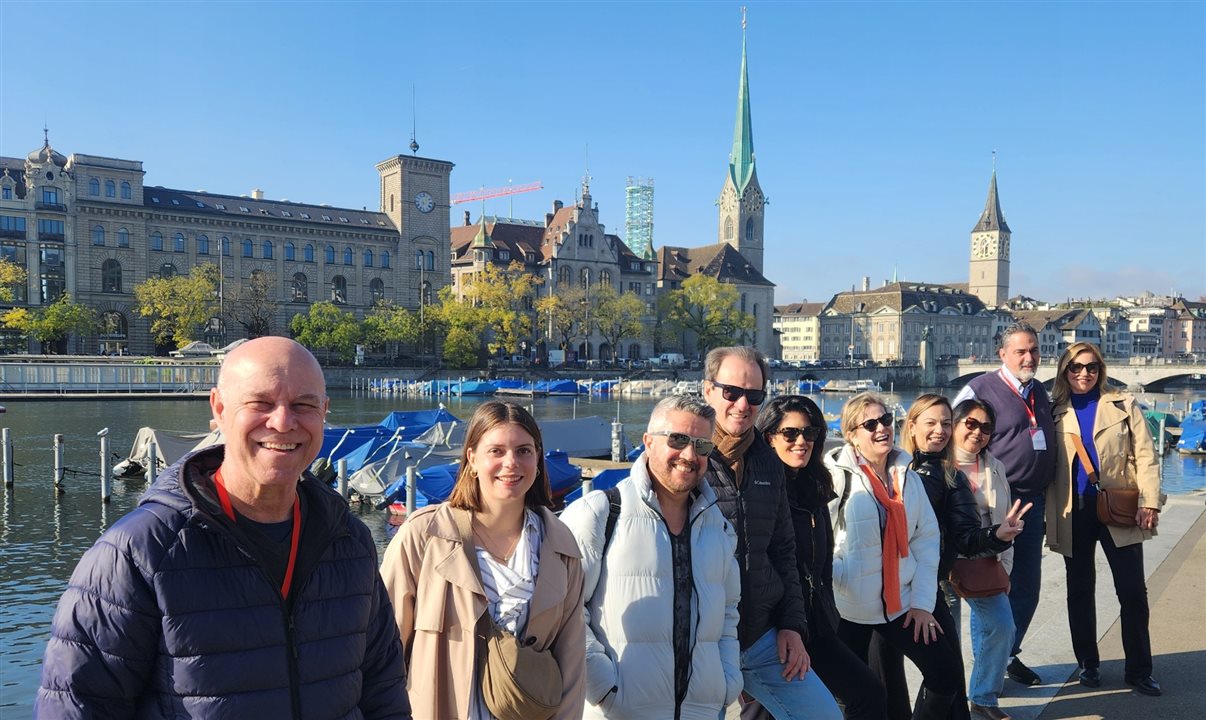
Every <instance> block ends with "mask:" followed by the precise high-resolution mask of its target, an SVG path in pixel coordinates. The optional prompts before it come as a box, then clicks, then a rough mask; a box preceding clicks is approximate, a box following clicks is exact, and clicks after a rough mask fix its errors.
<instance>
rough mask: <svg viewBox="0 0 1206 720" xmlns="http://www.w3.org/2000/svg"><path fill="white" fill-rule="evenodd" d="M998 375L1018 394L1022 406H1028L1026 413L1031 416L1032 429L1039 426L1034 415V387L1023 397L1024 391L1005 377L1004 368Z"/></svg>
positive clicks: (998, 371)
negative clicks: (1020, 390) (1019, 389)
mask: <svg viewBox="0 0 1206 720" xmlns="http://www.w3.org/2000/svg"><path fill="white" fill-rule="evenodd" d="M997 375H1000V376H1001V382H1003V383H1005V385H1006V386H1008V387H1009V389H1010V390H1012V391H1013V394H1014V395H1017V396H1018V399H1019V400H1021V401H1022V407H1024V408H1026V415H1027V416H1028V417H1029V418H1030V427H1031V429H1033V428H1036V427H1038V420H1037V419H1036V418H1035V417H1034V389H1033V388H1031V390H1030V392H1028V393H1026V397H1022V393H1020V392H1019V391H1018V389H1017V388H1016V387H1014V386H1013V383H1011V382H1009V379H1008V378H1006V377H1005V371H1004V370H997Z"/></svg>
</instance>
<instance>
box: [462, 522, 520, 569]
mask: <svg viewBox="0 0 1206 720" xmlns="http://www.w3.org/2000/svg"><path fill="white" fill-rule="evenodd" d="M472 525H473V536H474V537H476V538H477V539H478V540H479V541H481V544H482V547H483V548H485V550H486V552H488V553H490V555H491V556H492V557H493V558H494V559H495V560H497V561H499V562H501V563H504V564H506V563H508V562H510V560H511V554H512V553H514V552H515V546H516V545H518V544H519V538H520V537H521V536H522V535H523V526H520V529H519V535H516V536H515V539H514V540H512V541H511V543H510V544H509V545H506V546H505V547H506V548H507V552H506V553H505V554H503V555H499V554H498V553H497V552H495V551H494V548H495V547H497V546H498V542H497V541H495V539H494V536H493V535H491V534H490V531H489V530H487V529H486V526H485V525H482V524H481V523H480V522H478V519H477V518H476V517H474V518H473V523H472ZM478 528H481V530H482V532H483V533H485V537H483V536H482V535H481V534H479V533H478V531H477V529H478Z"/></svg>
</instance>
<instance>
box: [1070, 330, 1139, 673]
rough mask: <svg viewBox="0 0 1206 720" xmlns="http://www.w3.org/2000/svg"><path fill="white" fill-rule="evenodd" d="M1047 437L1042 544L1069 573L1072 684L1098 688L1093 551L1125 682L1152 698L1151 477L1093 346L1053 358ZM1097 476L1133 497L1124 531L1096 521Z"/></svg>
mask: <svg viewBox="0 0 1206 720" xmlns="http://www.w3.org/2000/svg"><path fill="white" fill-rule="evenodd" d="M1051 401H1052V411H1051V414H1052V416H1053V417H1054V419H1055V432H1056V437H1057V441H1056V453H1057V460H1056V474H1055V482H1053V483H1052V484H1051V485H1050V486H1049V487H1048V489H1047V545H1048V546H1049V547H1050V548H1051V549H1052V550H1055V551H1056V552H1058V553H1060V554H1061V555H1063V556H1064V567H1065V569H1066V571H1067V576H1068V624H1069V626H1070V629H1071V631H1072V649H1073V651H1074V652H1075V653H1076V660H1077V662H1078V663H1079V664H1080V667H1081V672H1080V683H1081V684H1082V685H1084V686H1086V687H1091V688H1095V687H1099V686H1100V685H1101V673H1100V670H1099V666H1100V663H1101V660H1100V657H1099V656H1098V652H1097V622H1096V616H1097V612H1096V605H1095V602H1094V597H1095V595H1094V593H1095V588H1094V586H1095V582H1096V577H1095V555H1096V554H1097V545H1098V543H1100V544H1101V548H1102V551H1103V552H1104V553H1105V556H1106V560H1108V561H1109V563H1110V572H1111V574H1112V575H1113V577H1114V589H1115V590H1116V591H1117V593H1118V602H1119V605H1120V606H1121V620H1122V647H1123V652H1124V654H1125V656H1126V664H1125V676H1124V680H1125V681H1126V683H1127V684H1128V685H1131V686H1133V687H1134V688H1135V690H1137V691H1138V692H1141V693H1143V694H1145V695H1159V694H1161V690H1160V684H1159V683H1157V682H1156V681H1155V680H1154V679H1153V678H1152V675H1151V673H1152V648H1151V636H1150V635H1149V633H1148V612H1149V611H1148V605H1147V587H1146V585H1145V583H1144V572H1143V541H1144V540H1147V539H1148V538H1150V537H1151V536H1152V535H1154V534H1155V532H1156V525H1157V524H1158V523H1159V519H1160V505H1161V493H1160V474H1159V470H1158V468H1157V465H1156V463H1157V459H1156V451H1155V446H1154V442H1153V441H1152V435H1151V431H1150V430H1148V426H1147V422H1146V421H1145V420H1144V418H1143V413H1142V412H1141V411H1140V408H1139V406H1138V405H1137V404H1136V403H1135V399H1134V398H1133V397H1131V396H1130V395H1128V394H1126V393H1120V392H1117V391H1115V390H1113V389H1112V388H1110V387H1109V385H1108V384H1107V383H1106V366H1105V359H1104V358H1103V357H1102V355H1101V351H1100V350H1098V349H1097V346H1096V345H1092V344H1090V343H1084V342H1079V343H1074V344H1073V345H1071V346H1070V347H1069V348H1068V349H1067V350H1065V351H1064V354H1063V355H1062V356H1061V357H1060V359H1059V370H1058V374H1057V375H1056V376H1055V388H1054V390H1053V392H1052V394H1051ZM1077 439H1079V440H1080V442H1081V443H1082V444H1083V445H1084V448H1085V451H1086V453H1087V456H1088V458H1089V462H1090V464H1091V465H1092V466H1093V467H1092V468H1085V467H1083V466H1082V464H1081V461H1080V459H1079V458H1078V456H1077V447H1076V440H1077ZM1093 471H1096V477H1097V481H1098V484H1099V486H1100V487H1101V488H1104V489H1107V490H1109V489H1113V488H1135V489H1138V490H1139V509H1138V511H1137V512H1136V514H1135V524H1134V526H1131V527H1118V526H1114V525H1106V524H1104V523H1102V522H1100V521H1099V520H1098V519H1097V512H1096V506H1097V489H1098V488H1097V487H1095V486H1094V485H1093V483H1092V482H1091V478H1090V473H1091V472H1093Z"/></svg>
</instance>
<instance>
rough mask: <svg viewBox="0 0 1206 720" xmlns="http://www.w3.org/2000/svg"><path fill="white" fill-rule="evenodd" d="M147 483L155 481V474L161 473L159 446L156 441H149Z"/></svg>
mask: <svg viewBox="0 0 1206 720" xmlns="http://www.w3.org/2000/svg"><path fill="white" fill-rule="evenodd" d="M146 472H147V485H150V484H151V483H153V482H155V476H156V475H158V474H159V448H158V447H156V445H155V443H153V442H151V443H147V471H146Z"/></svg>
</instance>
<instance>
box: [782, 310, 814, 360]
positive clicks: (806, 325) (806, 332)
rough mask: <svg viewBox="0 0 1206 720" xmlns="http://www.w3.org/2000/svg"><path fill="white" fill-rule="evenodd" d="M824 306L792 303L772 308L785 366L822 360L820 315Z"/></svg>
mask: <svg viewBox="0 0 1206 720" xmlns="http://www.w3.org/2000/svg"><path fill="white" fill-rule="evenodd" d="M824 309H825V303H808V302H805V303H792V304H790V305H777V306H775V330H776V331H777V332H778V333H779V348H780V355H779V357H781V358H782V359H783V360H784V361H786V362H805V361H814V360H820V359H821V311H822V310H824Z"/></svg>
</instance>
